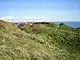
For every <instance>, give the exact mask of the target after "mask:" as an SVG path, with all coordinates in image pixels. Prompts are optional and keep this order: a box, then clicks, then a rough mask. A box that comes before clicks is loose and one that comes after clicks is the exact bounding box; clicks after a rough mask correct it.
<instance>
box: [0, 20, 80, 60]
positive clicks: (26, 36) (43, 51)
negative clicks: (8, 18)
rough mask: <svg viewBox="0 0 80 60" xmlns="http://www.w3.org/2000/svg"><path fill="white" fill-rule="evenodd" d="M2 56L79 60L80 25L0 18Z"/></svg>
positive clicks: (1, 58) (7, 59) (8, 58)
mask: <svg viewBox="0 0 80 60" xmlns="http://www.w3.org/2000/svg"><path fill="white" fill-rule="evenodd" d="M0 60H80V29H77V28H72V27H69V26H67V25H65V24H63V23H61V24H55V23H51V22H39V23H36V22H35V23H21V24H20V25H19V26H16V25H15V24H12V23H9V22H5V21H1V20H0Z"/></svg>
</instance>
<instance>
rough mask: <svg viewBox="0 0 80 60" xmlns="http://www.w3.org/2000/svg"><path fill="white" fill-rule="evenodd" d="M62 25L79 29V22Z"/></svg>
mask: <svg viewBox="0 0 80 60" xmlns="http://www.w3.org/2000/svg"><path fill="white" fill-rule="evenodd" d="M55 23H61V22H55ZM62 23H64V24H66V25H68V26H70V27H73V28H80V21H79V22H62Z"/></svg>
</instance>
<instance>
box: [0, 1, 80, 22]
mask: <svg viewBox="0 0 80 60" xmlns="http://www.w3.org/2000/svg"><path fill="white" fill-rule="evenodd" d="M0 16H14V17H28V18H30V19H43V18H44V19H49V20H52V21H53V20H80V0H0Z"/></svg>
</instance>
